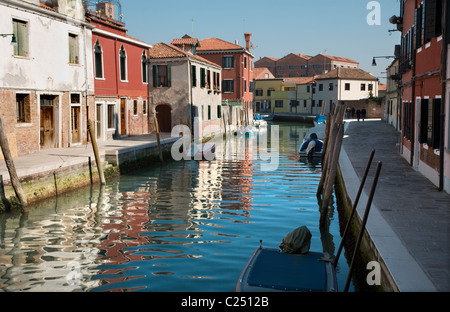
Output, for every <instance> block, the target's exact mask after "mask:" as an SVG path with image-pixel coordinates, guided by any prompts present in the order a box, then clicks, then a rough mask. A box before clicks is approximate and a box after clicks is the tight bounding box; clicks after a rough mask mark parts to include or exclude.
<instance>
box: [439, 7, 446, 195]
mask: <svg viewBox="0 0 450 312" xmlns="http://www.w3.org/2000/svg"><path fill="white" fill-rule="evenodd" d="M447 5H448V3H447V0H442V12H443V14H442V57H441V83H442V98H441V116H440V124H441V127H440V130H441V135H440V140H439V141H440V142H439V191H442V190H443V189H444V158H445V148H444V142H445V140H444V139H445V101H446V98H447V97H446V93H447V90H446V84H447V83H446V80H447V53H448V51H447V50H448V49H447V48H448V44H447V36H448V34H447V21H448V15H447Z"/></svg>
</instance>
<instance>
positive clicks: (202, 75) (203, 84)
mask: <svg viewBox="0 0 450 312" xmlns="http://www.w3.org/2000/svg"><path fill="white" fill-rule="evenodd" d="M200 87H202V88H204V87H206V71H205V69H204V68H200Z"/></svg>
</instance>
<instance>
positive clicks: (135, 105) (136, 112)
mask: <svg viewBox="0 0 450 312" xmlns="http://www.w3.org/2000/svg"><path fill="white" fill-rule="evenodd" d="M137 114H138V101H137V100H134V101H133V115H137Z"/></svg>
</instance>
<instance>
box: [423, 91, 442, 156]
mask: <svg viewBox="0 0 450 312" xmlns="http://www.w3.org/2000/svg"><path fill="white" fill-rule="evenodd" d="M420 104H421V105H420V138H419V140H420V143H426V144H427V145H428V146H430V147H432V148H434V149H436V148H439V147H440V131H439V129H440V114H441V99H434V100H429V99H422V100H421V103H420Z"/></svg>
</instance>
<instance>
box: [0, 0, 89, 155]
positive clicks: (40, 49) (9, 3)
mask: <svg viewBox="0 0 450 312" xmlns="http://www.w3.org/2000/svg"><path fill="white" fill-rule="evenodd" d="M54 3H55V5H54V7H49V6H43V5H41V4H40V1H27V2H25V1H13V0H1V1H0V33H3V34H13V33H14V35H15V38H16V40H17V43H16V45H14V46H13V45H11V44H10V43H11V37H10V36H6V37H3V38H0V99H1V100H0V113H1V114H2V115H3V118H4V120H5V123H6V132H7V136H8V140H9V144H10V148H11V150H12V151H13V156H20V155H26V154H30V153H36V152H39V151H40V150H41V149H46V148H63V147H68V146H72V145H76V144H83V143H85V142H86V141H87V127H86V124H87V107H88V106H89V105H90V104H92V102H93V94H94V82H93V76H92V61H91V59H92V54H91V51H92V49H91V47H90V45H91V41H92V26H91V25H90V24H89V23H86V21H85V18H84V9H83V5H82V1H81V0H80V1H71V2H70V4H69V3H68V2H67V1H57V2H56V1H55V2H54ZM55 51H57V52H55Z"/></svg>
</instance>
